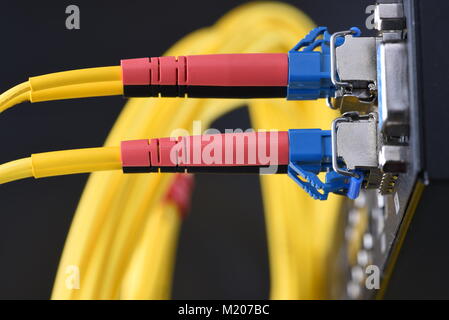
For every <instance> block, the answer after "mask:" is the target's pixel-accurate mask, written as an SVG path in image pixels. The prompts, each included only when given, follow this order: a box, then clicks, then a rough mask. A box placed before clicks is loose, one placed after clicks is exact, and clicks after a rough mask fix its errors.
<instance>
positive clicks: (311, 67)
mask: <svg viewBox="0 0 449 320" xmlns="http://www.w3.org/2000/svg"><path fill="white" fill-rule="evenodd" d="M348 32H349V34H352V35H353V36H354V37H358V36H359V35H360V30H359V29H358V28H355V27H354V28H352V29H350V30H349V31H348ZM330 38H331V35H330V34H329V32H328V31H327V28H326V27H318V28H315V29H313V30H312V31H311V32H310V33H309V34H308V35H307V36H306V37H305V38H304V39H302V40H301V41H300V42H299V43H298V44H297V45H296V46H295V47H294V48H293V49H292V50H290V51H289V52H288V53H254V54H212V55H191V56H178V57H168V56H167V57H153V58H139V59H125V60H122V61H121V66H113V67H98V68H89V69H80V70H72V71H64V72H57V73H51V74H47V75H42V76H36V77H31V78H29V80H28V81H27V82H24V83H22V84H19V85H17V86H15V87H13V88H12V89H10V90H8V91H6V92H4V93H3V94H1V95H0V112H3V111H5V110H6V109H8V108H10V107H12V106H14V105H16V104H18V103H21V102H25V101H30V102H40V101H50V100H59V99H71V98H82V97H95V96H109V95H124V96H125V97H191V98H282V97H286V98H287V99H288V100H315V99H319V98H327V99H329V98H332V97H334V96H335V94H336V92H335V91H336V87H335V79H334V80H333V78H332V74H333V72H334V71H332V69H331V67H332V63H331V62H332V61H331V60H332V59H331V47H330V44H329V41H330ZM343 40H344V39H343V38H342V37H340V38H337V39H336V40H335V43H334V46H339V45H341V44H342V43H343ZM318 49H320V50H318Z"/></svg>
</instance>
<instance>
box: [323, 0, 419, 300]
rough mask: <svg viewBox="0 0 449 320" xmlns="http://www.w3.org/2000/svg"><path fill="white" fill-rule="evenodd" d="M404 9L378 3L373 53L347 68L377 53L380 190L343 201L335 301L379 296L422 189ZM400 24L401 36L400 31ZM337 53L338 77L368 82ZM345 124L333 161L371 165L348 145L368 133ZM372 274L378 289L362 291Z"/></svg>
mask: <svg viewBox="0 0 449 320" xmlns="http://www.w3.org/2000/svg"><path fill="white" fill-rule="evenodd" d="M403 3H404V4H403V5H402V3H399V4H398V3H397V1H395V4H394V5H393V4H390V3H385V1H382V3H381V4H377V13H376V23H377V27H378V37H377V50H376V48H374V49H372V50H373V51H372V53H371V54H369V55H366V57H368V59H366V60H365V59H364V58H363V59H362V60H363V61H358V62H356V63H355V62H354V63H353V66H358V64H359V63H367V64H368V65H370V64H372V60H371V59H372V57H373V54H374V55H376V52H377V57H374V59H375V61H374V64H375V65H376V64H377V78H378V80H376V83H377V85H378V103H379V106H378V108H377V106H374V108H375V109H374V110H373V111H378V113H379V119H378V122H379V126H378V127H377V130H378V140H377V149H376V154H377V159H378V160H377V161H378V165H379V168H381V169H383V176H382V182H381V186H380V187H381V189H382V190H381V191H379V190H364V191H362V193H361V194H360V196H359V198H358V199H356V200H354V201H347V202H346V203H345V206H344V208H343V214H344V218H343V220H344V221H342V226H343V230H342V237H341V238H342V245H341V249H339V260H338V261H339V262H340V264H339V267H337V268H336V270H333V272H334V273H335V274H338V275H340V277H339V279H340V283H338V281H339V280H338V279H335V282H337V283H336V284H332V287H333V289H334V290H332V289H331V290H332V292H334V296H333V297H334V298H339V299H348V298H349V299H372V298H375V297H378V296H379V295H382V292H383V290H385V288H386V284H387V282H388V278H389V275H390V274H391V270H392V269H393V265H394V260H395V255H396V254H397V252H398V250H399V248H400V246H401V241H402V239H403V236H404V235H405V232H406V230H407V226H408V223H409V221H410V219H411V216H412V214H413V210H414V208H415V205H416V203H417V201H418V200H419V195H420V191H421V190H422V188H423V183H422V182H420V180H419V172H420V171H421V162H420V150H421V149H420V134H419V130H420V129H419V124H420V121H421V119H420V118H419V112H418V108H419V106H418V99H417V98H416V92H417V91H418V90H417V82H416V72H417V71H416V48H415V46H416V42H415V37H416V36H415V32H416V30H415V29H414V28H415V24H414V21H415V17H414V11H413V10H414V3H413V1H412V0H404V1H403ZM403 14H404V15H405V17H406V19H407V21H405V19H404V17H403V16H402V15H403ZM405 23H407V36H406V37H405V29H403V27H404V26H405ZM373 39H374V38H373ZM346 40H349V38H346ZM351 40H354V41H356V39H355V38H352V39H351ZM351 40H349V42H348V43H347V44H346V45H348V46H347V48H349V47H351V46H352V47H355V46H356V45H357V46H359V47H360V49H361V50H363V49H362V48H363V46H362V45H361V44H362V42H360V45H358V44H357V43H356V42H354V43H351ZM370 46H371V45H370ZM338 50H339V55H340V56H339V58H337V60H338V59H340V60H341V59H343V60H341V62H340V64H339V69H338V72H339V75H340V77H345V79H348V80H349V78H357V77H359V76H358V75H360V74H364V76H365V77H368V78H369V77H371V76H372V73H370V71H369V69H370V68H361V69H360V71H356V70H345V69H346V67H345V65H347V64H349V63H351V59H350V58H349V57H350V56H354V55H355V53H357V54H359V52H357V51H354V52H352V53H351V52H350V51H352V50H350V51H348V52H345V51H344V50H345V46H341V47H339V48H338ZM343 52H345V54H343ZM346 55H348V56H346ZM364 55H365V53H363V54H360V57H363V56H364ZM344 56H346V59H345V58H344ZM356 60H357V59H356ZM346 111H349V110H346ZM344 125H345V123H340V124H339V126H341V127H340V128H339V130H338V131H339V134H341V136H340V137H341V141H340V142H339V143H338V149H339V150H338V155H339V156H341V157H344V158H345V161H346V164H347V165H348V166H356V163H357V162H360V161H364V160H367V159H371V157H372V151H368V152H367V149H366V148H365V147H363V146H358V147H360V149H359V153H362V152H363V153H366V152H367V154H366V155H363V156H362V155H360V154H357V152H356V151H355V146H354V145H353V146H351V143H352V144H359V143H360V144H361V143H369V141H362V140H363V139H364V138H363V137H368V136H369V134H368V135H367V134H365V135H361V137H359V136H357V137H356V135H358V133H361V132H362V130H363V129H365V130H370V129H369V127H367V126H366V125H365V126H362V125H360V127H357V126H353V128H350V127H349V126H348V127H347V128H346V127H345V126H344ZM353 125H354V124H353ZM343 134H344V136H343ZM343 139H345V140H346V139H347V141H349V143H348V146H345V143H343ZM345 148H346V149H345ZM372 160H373V159H372ZM368 163H369V162H367V164H368ZM373 163H374V161H373ZM378 187H379V186H378ZM376 272H377V273H378V274H377V276H379V277H380V279H378V280H379V281H378V285H379V286H378V287H369V285H367V284H369V283H367V282H370V280H369V279H370V277H371V278H372V277H374V278H375V277H376V275H375V273H376ZM371 284H373V282H371ZM374 284H376V283H374Z"/></svg>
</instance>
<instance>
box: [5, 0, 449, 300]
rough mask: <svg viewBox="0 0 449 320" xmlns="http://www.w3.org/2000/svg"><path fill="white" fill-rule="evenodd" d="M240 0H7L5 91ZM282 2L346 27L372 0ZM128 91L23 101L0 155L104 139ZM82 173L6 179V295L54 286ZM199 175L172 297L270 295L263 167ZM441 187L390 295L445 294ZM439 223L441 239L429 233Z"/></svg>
mask: <svg viewBox="0 0 449 320" xmlns="http://www.w3.org/2000/svg"><path fill="white" fill-rule="evenodd" d="M244 2H245V1H235V0H221V1H211V0H201V1H198V0H195V1H150V0H147V1H144V0H140V1H132V0H127V1H98V0H96V1H92V0H90V1H87V0H83V1H8V2H6V1H4V2H2V8H1V11H0V34H1V53H0V58H1V59H0V91H4V90H6V89H8V88H10V87H11V86H13V85H15V84H17V83H20V82H22V81H25V80H26V79H27V78H28V77H29V76H34V75H40V74H45V73H49V72H55V71H61V70H69V69H76V68H83V67H92V66H104V65H116V64H118V62H119V60H120V59H121V58H132V57H145V56H158V55H160V54H162V53H163V52H164V51H165V50H166V49H167V48H168V47H170V46H171V45H172V44H173V43H174V42H175V41H176V40H178V39H180V38H181V37H183V36H184V35H186V34H188V33H189V32H191V31H193V30H196V29H198V28H201V27H204V26H208V25H211V24H213V23H214V22H215V21H216V20H217V19H218V18H219V17H220V16H222V15H223V14H224V13H226V12H227V11H229V10H230V9H232V8H234V7H236V6H237V5H239V4H242V3H244ZM286 2H289V3H292V4H294V5H296V6H297V7H299V8H301V9H302V10H303V11H305V12H306V13H307V14H308V15H310V16H311V17H312V19H314V21H315V22H316V23H317V24H318V25H326V26H328V27H329V28H330V30H332V31H338V30H342V29H347V27H350V26H354V25H355V26H360V27H364V24H365V19H366V17H367V15H366V14H365V8H366V6H367V5H369V4H372V2H374V1H369V0H364V1H356V0H354V1H347V0H345V1H327V0H297V1H286ZM70 4H76V5H78V6H79V7H80V10H81V29H80V30H67V29H66V28H65V19H66V16H67V15H66V14H65V8H66V7H67V6H68V5H70ZM447 12H449V11H446V13H447ZM124 103H125V100H124V99H123V98H120V97H104V98H92V99H80V100H70V101H58V102H45V103H39V104H32V105H31V104H26V105H20V106H17V107H16V108H13V109H12V110H9V111H7V112H5V113H4V114H1V115H0V145H1V147H2V149H1V150H2V151H1V152H0V162H1V163H3V162H6V161H10V160H14V159H18V158H21V157H25V156H29V154H31V153H37V152H45V151H50V150H60V149H70V148H81V147H95V146H100V145H102V144H103V141H104V139H105V138H106V136H107V133H108V131H109V130H110V128H111V126H112V125H113V123H114V120H115V118H116V117H117V115H118V114H119V112H120V110H121V108H122V106H123V104H124ZM249 126H250V123H249V118H248V114H247V112H246V110H245V109H243V108H242V109H240V110H237V111H235V112H232V113H231V114H228V115H226V116H225V117H223V118H222V119H220V120H219V121H217V122H216V123H215V124H214V127H216V128H218V129H223V128H247V127H249ZM86 178H87V175H74V176H64V177H57V178H49V179H42V180H36V181H32V180H25V181H18V182H14V183H10V184H7V185H2V186H0V298H3V299H5V298H6V299H14V298H18V299H47V298H49V296H50V293H51V287H52V283H53V278H54V275H55V272H56V269H57V265H58V260H59V257H60V254H61V252H62V249H63V245H64V240H65V237H66V233H67V231H68V228H69V226H70V222H71V219H72V215H73V212H74V210H75V209H76V206H77V202H78V200H79V197H80V195H81V192H82V189H83V186H84V184H85V182H86ZM196 185H197V186H196V189H195V192H194V195H193V206H192V211H191V213H190V215H189V217H188V218H187V219H186V221H185V223H184V225H183V228H182V232H181V238H180V244H179V250H178V257H177V264H176V271H175V281H174V289H173V296H174V298H179V299H195V298H209V299H218V298H224V299H228V298H234V299H243V298H247V299H258V298H267V297H268V291H269V285H268V265H267V252H266V239H265V226H264V221H263V211H262V205H261V196H260V187H259V183H258V178H257V177H255V176H234V175H233V176H225V175H213V176H205V175H201V176H198V177H197V179H196ZM441 193H442V194H441V196H442V198H439V199H444V195H445V193H444V191H441ZM429 197H430V199H428V198H429ZM434 198H435V194H433V193H426V195H425V197H424V200H425V201H424V202H423V203H422V206H421V208H420V210H419V211H418V213H417V218H416V219H415V221H414V222H413V224H412V231H413V230H414V232H418V234H421V238H420V239H421V240H419V241H418V240H415V241H414V242H413V238H411V240H409V239H407V241H406V244H405V248H404V252H405V253H404V254H402V255H401V256H403V259H405V260H404V261H405V262H402V260H399V264H398V268H399V270H400V272H396V273H395V274H394V277H393V279H392V285H391V288H390V289H391V290H390V291H389V293H388V294H387V297H391V298H398V297H399V298H400V297H429V296H432V297H444V296H445V297H448V296H449V294H447V292H448V290H446V285H447V284H448V283H449V281H448V275H444V272H442V271H443V270H447V267H448V264H449V262H448V259H447V255H448V254H447V251H446V252H445V253H441V250H439V249H436V248H440V247H435V246H438V244H439V243H440V242H438V243H437V241H435V240H439V241H440V240H441V241H443V242H444V241H446V242H447V236H446V234H447V233H445V232H444V231H445V229H446V228H447V227H446V226H447V224H440V225H439V226H440V228H441V230H440V229H439V230H440V232H443V234H441V233H438V234H435V233H430V232H429V228H431V227H435V225H434V224H431V223H427V224H426V222H422V219H421V218H422V217H423V215H424V214H426V215H427V214H432V213H433V212H435V211H441V209H442V208H444V207H443V206H442V205H443V204H444V203H443V202H442V201H441V203H437V204H435V203H436V202H435V201H434ZM440 216H441V215H440ZM442 219H444V217H442ZM445 219H446V220H445V221H446V222H447V220H448V219H447V218H445ZM420 221H421V222H422V223H420ZM426 221H428V220H426ZM438 235H439V236H440V237H439V238H438V239H433V238H432V236H434V237H436V236H438ZM422 239H425V240H426V241H427V242H425V241H424V240H422ZM432 239H433V240H434V241H432ZM411 241H412V242H411ZM446 247H447V245H446ZM428 248H434V249H435V252H434V251H432V250H430V249H428ZM416 253H419V254H420V256H418V257H417V256H416ZM407 257H408V258H407ZM406 259H409V260H406ZM435 259H439V260H438V263H436V262H435ZM407 261H412V262H413V263H415V267H416V268H413V267H412V266H410V264H408V263H407ZM416 261H418V262H416ZM420 262H421V264H420ZM413 263H412V264H413ZM416 263H418V265H416ZM401 266H402V267H401ZM401 268H402V269H401ZM433 268H435V269H433ZM445 268H446V269H445ZM420 270H422V271H425V272H421V271H420ZM432 270H436V272H439V273H440V278H439V279H440V281H439V282H438V283H436V282H431V281H430V282H429V281H428V277H427V276H428V272H429V271H432ZM446 273H447V272H446ZM416 279H418V280H417V281H419V282H418V283H422V284H428V286H427V287H425V286H424V287H425V288H426V289H423V288H424V287H423V286H421V287H419V288H418V287H416V286H414V285H413V284H414V283H416V282H411V281H415V280H416ZM441 279H442V280H441ZM444 281H446V282H444ZM420 288H421V289H420Z"/></svg>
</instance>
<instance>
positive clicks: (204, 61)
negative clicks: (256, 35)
mask: <svg viewBox="0 0 449 320" xmlns="http://www.w3.org/2000/svg"><path fill="white" fill-rule="evenodd" d="M348 35H352V36H354V37H358V36H359V35H360V30H359V29H357V28H352V29H350V30H349V31H348ZM343 40H344V39H343V38H341V37H340V38H337V39H336V40H335V39H334V40H332V37H331V35H330V34H329V33H328V31H327V28H326V27H318V28H315V29H313V30H312V31H311V32H310V33H309V34H308V35H307V36H306V37H305V38H304V39H302V40H301V41H300V42H299V43H298V44H297V45H296V46H295V47H294V48H293V49H292V50H290V51H289V53H288V54H284V53H264V54H262V53H260V54H258V53H254V54H212V55H192V56H178V57H169V56H167V57H155V58H139V59H127V60H122V61H121V66H119V67H100V68H91V69H80V70H73V71H65V72H59V73H53V74H48V75H43V76H38V77H31V78H30V79H29V80H28V81H27V82H25V83H22V84H20V85H18V86H16V87H14V88H12V89H10V90H8V91H6V92H5V93H3V94H2V95H1V96H0V112H1V111H4V110H6V109H8V108H10V107H12V106H13V105H15V104H17V103H20V102H23V101H27V100H29V101H30V102H39V101H49V100H57V99H69V98H80V97H93V96H106V95H116V94H123V95H124V96H126V97H186V98H187V97H191V98H280V97H286V98H287V99H289V100H315V99H319V98H327V99H329V98H332V97H334V96H335V94H336V87H335V79H334V75H333V74H334V70H332V65H333V62H332V59H331V57H332V47H336V46H339V45H341V44H342V43H343ZM317 49H320V50H317ZM279 136H280V137H283V138H282V139H281V138H280V140H277V141H276V142H275V143H276V144H277V145H278V147H279V148H280V149H279V152H280V153H279V158H278V159H277V160H276V161H277V162H276V163H261V162H257V161H256V162H253V163H249V162H245V161H243V162H241V163H236V162H233V161H234V160H235V159H231V161H230V162H229V161H228V162H222V161H219V162H215V165H211V164H210V163H206V162H201V161H200V162H199V164H198V163H188V162H187V163H186V162H185V159H178V158H176V159H173V158H169V156H170V153H171V148H178V149H180V150H181V151H182V152H187V150H190V151H189V152H191V153H192V155H195V154H196V153H197V152H196V151H195V150H193V149H186V141H187V140H188V139H187V140H186V138H180V140H179V141H177V142H175V141H173V140H172V139H170V138H163V139H152V140H151V141H152V142H151V143H150V144H147V143H145V142H144V141H143V140H142V141H140V142H134V143H123V144H122V149H121V150H122V153H121V161H122V162H123V169H124V172H133V171H139V170H143V171H144V172H146V171H149V172H151V171H158V172H186V173H194V172H236V171H237V172H259V170H260V169H262V168H264V167H266V166H268V167H270V166H271V165H277V166H279V168H278V171H277V173H288V174H289V176H291V177H292V178H293V179H294V180H295V181H296V183H298V184H299V185H300V186H301V187H302V188H303V189H304V190H305V191H307V192H308V193H309V194H310V195H311V196H312V197H313V198H315V199H321V200H325V199H327V195H328V194H329V193H330V192H333V193H338V194H343V195H346V196H348V197H349V198H353V199H354V198H356V197H357V195H358V193H359V190H360V187H361V185H362V183H363V177H364V174H363V172H357V173H356V172H355V171H354V170H352V171H349V170H346V171H345V172H343V174H342V172H341V171H339V170H338V169H336V162H337V161H340V160H336V159H333V157H334V155H335V154H336V153H335V152H334V153H333V152H332V148H333V147H332V141H331V140H332V139H331V134H330V131H321V130H318V131H314V130H312V131H310V130H290V131H289V132H288V133H287V132H279ZM223 137H228V135H224V136H223ZM255 137H256V140H257V142H256V143H255V145H254V147H255V148H256V149H257V148H259V147H260V146H259V145H258V143H259V142H260V141H259V138H260V137H261V134H257V135H256V136H255ZM287 137H288V138H287ZM298 137H300V138H298ZM234 138H236V139H238V138H239V136H238V135H236V136H235V137H234ZM192 139H193V138H192ZM139 143H140V144H139ZM193 145H194V144H193ZM200 145H201V144H200ZM223 146H227V144H226V143H225V144H223ZM287 146H288V147H287ZM206 147H207V146H206ZM208 147H210V146H208ZM215 147H216V146H215ZM244 147H245V148H246V147H248V146H247V145H246V144H244ZM134 148H137V149H139V148H140V149H139V150H140V155H139V153H138V152H137V151H135V150H134ZM275 149H276V148H275ZM117 150H118V149H117V148H94V149H85V150H78V151H61V152H56V153H44V154H37V155H33V156H32V157H31V158H28V159H23V160H18V161H16V162H11V163H7V164H4V165H3V166H2V167H1V168H0V181H3V182H8V181H12V180H16V179H20V178H24V177H31V176H34V177H36V178H39V177H45V176H52V175H60V174H69V173H78V172H92V171H99V170H110V169H118V168H119V158H120V157H119V156H118V151H117ZM288 150H290V151H288ZM298 150H299V151H298ZM194 151H195V152H194ZM67 152H69V153H70V156H69V154H68V153H67ZM133 152H134V153H133ZM167 152H168V153H167ZM130 154H132V155H135V156H136V158H133V157H131V158H130V156H129V155H130ZM145 155H146V156H145ZM145 157H147V158H145ZM144 158H145V159H146V160H144ZM136 159H140V160H139V161H140V162H139V165H135V163H134V161H137V160H136ZM106 160H107V161H106ZM129 163H131V165H128V164H129ZM223 163H224V164H223ZM343 165H344V164H343ZM320 172H327V173H326V180H325V182H322V181H321V180H320V179H319V178H318V176H317V175H318V174H319V173H320ZM345 173H349V174H345Z"/></svg>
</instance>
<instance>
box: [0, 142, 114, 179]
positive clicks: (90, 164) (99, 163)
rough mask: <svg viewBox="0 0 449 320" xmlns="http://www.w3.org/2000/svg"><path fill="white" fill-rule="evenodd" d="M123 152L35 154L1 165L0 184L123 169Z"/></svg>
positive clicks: (98, 150) (94, 150) (92, 150)
mask: <svg viewBox="0 0 449 320" xmlns="http://www.w3.org/2000/svg"><path fill="white" fill-rule="evenodd" d="M121 168H122V166H121V161H120V148H119V147H103V148H86V149H74V150H64V151H53V152H44V153H36V154H33V155H31V157H29V158H24V159H20V160H15V161H11V162H7V163H5V164H2V165H0V184H3V183H7V182H11V181H15V180H19V179H25V178H30V177H34V178H43V177H51V176H59V175H66V174H75V173H87V172H88V173H90V172H94V171H104V170H118V169H121Z"/></svg>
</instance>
